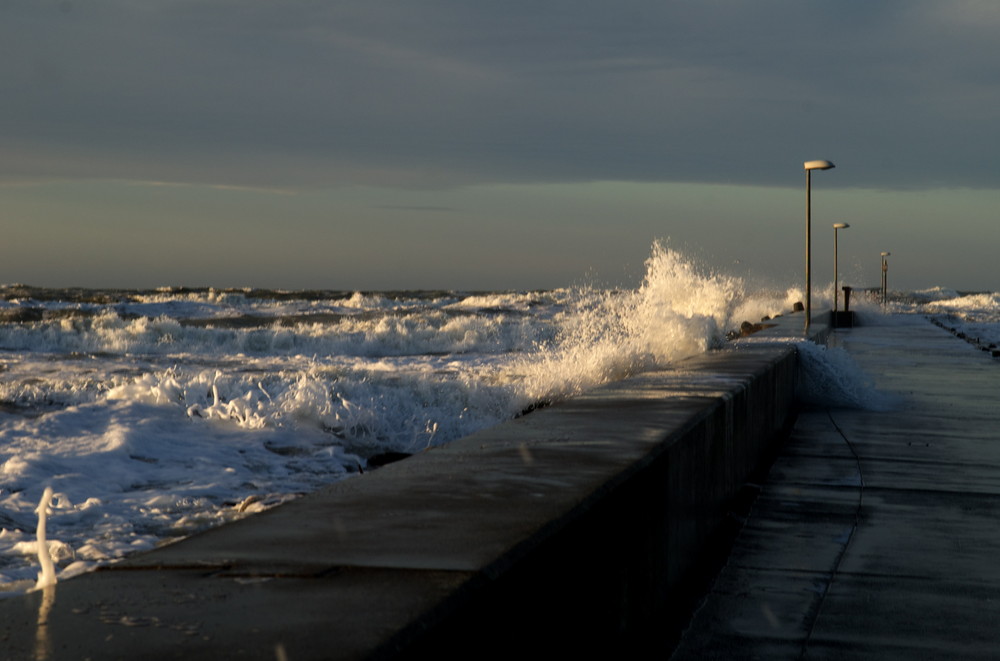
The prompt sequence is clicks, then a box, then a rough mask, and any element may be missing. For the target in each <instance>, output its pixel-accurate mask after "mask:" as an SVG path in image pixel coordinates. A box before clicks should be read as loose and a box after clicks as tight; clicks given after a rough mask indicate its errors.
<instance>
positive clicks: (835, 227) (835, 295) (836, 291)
mask: <svg viewBox="0 0 1000 661" xmlns="http://www.w3.org/2000/svg"><path fill="white" fill-rule="evenodd" d="M848 227H850V225H848V224H847V223H834V224H833V318H834V320H835V321H834V323H836V319H837V301H838V300H839V299H840V290H839V289H837V277H838V275H839V269H838V268H837V232H838V231H839V230H846V229H847V228H848Z"/></svg>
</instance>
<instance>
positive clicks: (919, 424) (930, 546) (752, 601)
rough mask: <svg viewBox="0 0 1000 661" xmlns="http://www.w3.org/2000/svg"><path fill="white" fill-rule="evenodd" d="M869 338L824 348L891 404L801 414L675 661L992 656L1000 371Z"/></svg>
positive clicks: (929, 336) (950, 348)
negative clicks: (837, 349) (841, 354)
mask: <svg viewBox="0 0 1000 661" xmlns="http://www.w3.org/2000/svg"><path fill="white" fill-rule="evenodd" d="M873 323H876V324H878V323H881V324H890V325H868V326H859V327H856V328H854V329H851V330H839V331H836V332H835V333H833V334H832V335H831V338H830V345H831V346H842V347H844V348H846V350H847V351H848V352H849V353H850V355H851V356H852V357H853V358H854V359H855V360H856V361H857V362H858V363H859V364H860V365H861V366H862V368H863V369H864V370H865V371H866V372H867V373H868V374H869V375H870V376H871V377H873V379H874V380H875V383H876V386H877V388H878V389H879V390H881V391H884V392H888V393H895V394H896V395H897V396H898V401H897V402H896V403H895V404H894V405H893V406H892V407H891V409H890V410H887V411H865V410H848V409H823V408H816V409H810V410H806V411H804V412H802V413H801V414H800V415H799V417H798V419H797V422H796V424H795V427H794V431H793V432H792V436H791V438H790V439H789V441H788V443H787V445H786V446H785V448H784V450H783V452H782V453H781V455H780V456H779V457H778V459H777V461H776V463H775V464H774V466H773V468H772V470H771V472H770V474H769V477H768V479H767V481H766V482H765V483H764V484H763V485H761V490H760V493H759V496H758V498H757V500H756V503H755V505H754V507H753V510H752V513H751V515H750V517H749V518H748V519H747V521H746V523H745V526H744V528H743V529H742V531H741V533H740V534H739V536H738V538H737V540H736V544H735V548H734V550H733V553H732V554H731V556H730V558H729V561H728V563H727V564H726V566H725V567H724V569H723V570H722V572H721V573H720V575H719V577H718V578H717V580H716V582H715V585H714V587H713V589H712V590H711V593H710V594H709V596H708V598H707V599H706V601H705V602H704V603H703V604H702V606H701V607H700V609H699V610H698V611H697V612H696V614H695V616H694V618H693V621H692V623H691V625H690V627H689V629H688V630H687V631H686V632H685V634H684V637H683V639H682V641H681V643H680V645H679V647H678V648H677V649H676V651H675V652H674V655H673V657H672V658H673V659H674V661H686V660H688V659H907V660H909V659H938V658H940V659H995V658H997V657H998V656H1000V406H998V401H997V399H998V397H1000V363H998V361H997V360H996V359H994V358H992V357H991V356H990V355H989V354H988V353H985V352H983V351H979V350H977V349H976V348H974V347H973V346H971V345H969V344H967V343H965V342H962V341H961V340H959V339H957V338H955V337H954V336H952V335H951V334H949V333H948V332H947V331H945V330H943V329H941V328H938V327H936V326H934V325H932V324H930V323H929V322H927V321H926V320H924V319H923V318H921V317H900V316H896V317H888V318H886V319H884V320H882V321H878V320H873Z"/></svg>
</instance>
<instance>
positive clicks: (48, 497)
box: [35, 487, 56, 590]
mask: <svg viewBox="0 0 1000 661" xmlns="http://www.w3.org/2000/svg"><path fill="white" fill-rule="evenodd" d="M51 504H52V487H45V491H44V492H42V499H41V500H40V501H39V502H38V507H37V508H36V509H35V512H36V513H37V514H38V528H37V530H36V532H35V544H36V546H37V548H38V564H39V565H41V568H42V571H41V572H40V573H39V574H38V582H37V583H35V589H36V590H41V589H43V588H46V587H48V586H50V585H55V583H56V568H55V564H54V563H53V562H52V555H51V554H50V553H49V542H48V539H47V536H46V534H45V533H46V531H45V527H46V517H47V515H48V513H49V505H51Z"/></svg>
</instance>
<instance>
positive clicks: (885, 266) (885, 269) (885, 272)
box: [882, 252, 890, 305]
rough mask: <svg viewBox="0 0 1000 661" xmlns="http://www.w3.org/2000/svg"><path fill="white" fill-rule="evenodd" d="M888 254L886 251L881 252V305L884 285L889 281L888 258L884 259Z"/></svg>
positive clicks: (883, 297) (884, 289) (883, 298)
mask: <svg viewBox="0 0 1000 661" xmlns="http://www.w3.org/2000/svg"><path fill="white" fill-rule="evenodd" d="M889 254H890V253H887V252H883V253H882V305H885V298H886V285H887V284H888V282H889V277H888V274H889V260H887V259H886V257H888V256H889Z"/></svg>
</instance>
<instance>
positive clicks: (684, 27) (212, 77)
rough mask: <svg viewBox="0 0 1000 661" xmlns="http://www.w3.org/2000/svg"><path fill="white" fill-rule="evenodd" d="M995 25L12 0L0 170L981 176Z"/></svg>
mask: <svg viewBox="0 0 1000 661" xmlns="http://www.w3.org/2000/svg"><path fill="white" fill-rule="evenodd" d="M973 11H976V12H978V13H977V14H976V15H975V16H973V15H972V14H971V13H970V12H973ZM998 26H1000V16H998V15H997V12H996V11H991V10H989V9H988V8H984V6H983V3H973V2H957V1H956V2H930V1H927V2H921V1H914V0H908V1H906V2H902V1H896V2H883V3H853V2H851V3H847V2H838V3H832V2H828V3H802V2H791V1H787V2H767V1H765V2H754V3H747V2H736V1H729V2H711V1H709V2H700V3H662V2H653V1H651V0H650V1H644V2H629V1H625V2H618V3H608V2H605V1H601V2H596V1H590V0H584V1H581V0H574V1H573V2H569V1H563V2H537V1H535V2H527V1H522V0H513V1H509V2H502V3H501V2H480V3H469V2H458V1H454V2H452V1H435V2H419V1H418V2H402V1H398V2H337V3H312V2H282V3H273V2H262V1H243V2H186V1H184V2H182V1H173V2H161V3H152V4H148V3H142V4H139V3H120V4H119V3H114V2H104V3H82V2H79V3H75V4H74V5H72V11H60V6H59V5H58V4H57V3H54V2H52V3H45V2H27V0H13V1H8V2H5V3H4V4H2V5H0V44H2V45H0V80H2V81H3V82H2V83H0V85H2V86H3V87H4V88H5V89H4V90H3V93H4V98H5V101H9V102H5V104H4V107H3V108H0V134H2V135H3V138H4V141H5V144H7V145H9V146H10V150H11V151H10V154H11V155H12V158H9V159H5V162H3V164H2V165H0V175H3V176H7V177H10V178H17V177H33V176H34V177H39V176H51V177H80V176H93V177H110V178H143V179H151V180H164V181H193V182H204V183H211V184H230V185H254V186H275V187H312V186H325V185H336V184H342V183H372V184H378V185H398V186H449V185H461V184H468V183H480V182H525V181H532V182H535V181H537V182H545V181H573V180H596V179H617V180H636V181H702V182H727V183H750V184H769V185H784V184H787V183H789V181H790V180H791V181H793V182H795V183H796V184H797V182H798V180H797V177H798V176H799V174H800V173H799V169H800V165H801V163H800V162H801V161H803V160H806V159H809V158H830V159H833V160H834V161H836V162H837V163H838V165H843V166H845V167H844V168H843V170H842V172H839V173H838V177H837V179H836V180H834V179H833V178H831V181H830V185H850V186H875V187H899V186H923V185H972V186H993V185H994V184H995V181H994V180H995V177H994V176H993V174H992V173H991V172H989V170H988V169H984V168H983V167H982V165H983V163H984V162H987V160H986V159H988V158H989V154H988V152H987V150H988V149H989V148H990V145H991V143H993V142H995V138H996V137H997V128H996V127H995V126H994V124H995V122H994V120H993V117H992V108H995V107H997V105H996V101H998V100H1000V99H997V95H998V92H997V91H996V90H995V85H994V83H993V81H995V80H996V76H995V74H996V66H997V56H998V49H997V47H996V46H995V45H994V43H993V37H992V35H993V34H995V32H996V30H995V28H997V27H998ZM991 30H992V32H991ZM848 164H849V165H850V167H846V166H847V165H848Z"/></svg>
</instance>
